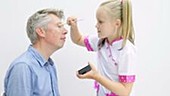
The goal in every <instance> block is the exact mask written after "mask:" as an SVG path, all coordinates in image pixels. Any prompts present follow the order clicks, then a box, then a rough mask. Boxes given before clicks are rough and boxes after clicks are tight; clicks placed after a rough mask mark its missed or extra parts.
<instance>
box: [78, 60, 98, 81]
mask: <svg viewBox="0 0 170 96" xmlns="http://www.w3.org/2000/svg"><path fill="white" fill-rule="evenodd" d="M88 64H89V65H90V67H91V70H90V71H89V72H87V73H85V74H83V75H81V74H78V72H77V77H78V78H80V79H95V77H96V76H97V75H98V74H99V73H98V71H97V69H96V68H95V66H94V65H93V64H91V63H89V62H88Z"/></svg>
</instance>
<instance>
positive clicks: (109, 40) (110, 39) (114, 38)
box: [107, 36, 122, 45]
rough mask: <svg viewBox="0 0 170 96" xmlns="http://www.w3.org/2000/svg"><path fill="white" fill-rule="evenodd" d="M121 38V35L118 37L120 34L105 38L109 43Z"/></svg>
mask: <svg viewBox="0 0 170 96" xmlns="http://www.w3.org/2000/svg"><path fill="white" fill-rule="evenodd" d="M121 39H122V37H120V36H115V37H113V38H107V42H108V43H109V44H110V45H111V44H112V43H114V42H116V41H118V40H121Z"/></svg>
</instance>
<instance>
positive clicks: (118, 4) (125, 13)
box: [100, 0, 135, 49]
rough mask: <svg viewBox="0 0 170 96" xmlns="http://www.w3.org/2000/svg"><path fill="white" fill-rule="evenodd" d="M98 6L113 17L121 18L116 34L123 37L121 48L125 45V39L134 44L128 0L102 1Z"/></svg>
mask: <svg viewBox="0 0 170 96" xmlns="http://www.w3.org/2000/svg"><path fill="white" fill-rule="evenodd" d="M100 7H102V8H104V9H105V10H106V11H107V12H108V13H109V14H110V15H111V16H112V17H113V18H114V19H120V20H121V26H120V32H119V33H118V34H119V36H120V37H122V38H123V43H122V48H123V47H124V46H125V44H126V41H127V39H128V40H129V41H130V42H132V43H133V44H134V38H135V35H134V28H133V22H132V5H131V2H130V0H108V1H105V2H103V3H102V4H101V5H100ZM122 48H121V49H122Z"/></svg>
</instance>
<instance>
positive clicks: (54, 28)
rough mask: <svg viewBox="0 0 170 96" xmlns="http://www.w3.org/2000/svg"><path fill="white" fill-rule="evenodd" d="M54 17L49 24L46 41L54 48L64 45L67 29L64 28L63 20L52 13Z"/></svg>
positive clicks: (51, 15)
mask: <svg viewBox="0 0 170 96" xmlns="http://www.w3.org/2000/svg"><path fill="white" fill-rule="evenodd" d="M49 16H50V17H51V18H52V19H51V21H50V22H49V23H48V25H47V30H46V33H45V41H46V43H47V44H48V46H51V47H52V48H54V49H59V48H61V47H63V45H64V42H65V39H66V36H65V35H66V34H67V30H66V29H65V28H64V24H63V22H61V20H60V18H58V17H57V16H55V15H53V14H50V15H49Z"/></svg>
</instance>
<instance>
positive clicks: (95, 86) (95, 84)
mask: <svg viewBox="0 0 170 96" xmlns="http://www.w3.org/2000/svg"><path fill="white" fill-rule="evenodd" d="M94 88H95V89H96V91H97V92H98V91H99V84H98V83H97V81H95V82H94Z"/></svg>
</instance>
